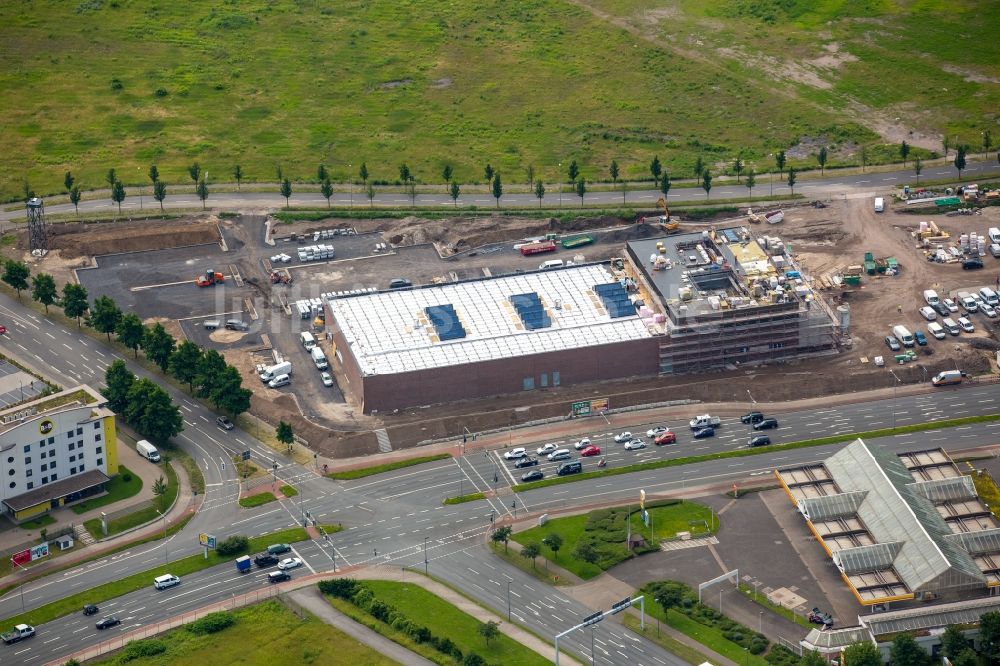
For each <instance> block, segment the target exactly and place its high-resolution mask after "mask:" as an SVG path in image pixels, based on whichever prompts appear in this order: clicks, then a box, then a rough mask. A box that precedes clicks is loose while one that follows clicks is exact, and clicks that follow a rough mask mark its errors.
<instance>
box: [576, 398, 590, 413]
mask: <svg viewBox="0 0 1000 666" xmlns="http://www.w3.org/2000/svg"><path fill="white" fill-rule="evenodd" d="M572 408H573V416H590V400H581V401H579V402H574V403H573V405H572Z"/></svg>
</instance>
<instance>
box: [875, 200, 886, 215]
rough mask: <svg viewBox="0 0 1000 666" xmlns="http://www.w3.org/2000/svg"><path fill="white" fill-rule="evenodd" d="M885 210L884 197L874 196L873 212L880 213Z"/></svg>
mask: <svg viewBox="0 0 1000 666" xmlns="http://www.w3.org/2000/svg"><path fill="white" fill-rule="evenodd" d="M884 210H885V199H883V198H882V197H875V212H876V213H881V212H882V211H884Z"/></svg>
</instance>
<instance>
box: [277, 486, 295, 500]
mask: <svg viewBox="0 0 1000 666" xmlns="http://www.w3.org/2000/svg"><path fill="white" fill-rule="evenodd" d="M281 494H282V495H284V496H285V497H295V496H296V495H298V494H299V491H297V490H296V489H295V488H294V487H292V486H281Z"/></svg>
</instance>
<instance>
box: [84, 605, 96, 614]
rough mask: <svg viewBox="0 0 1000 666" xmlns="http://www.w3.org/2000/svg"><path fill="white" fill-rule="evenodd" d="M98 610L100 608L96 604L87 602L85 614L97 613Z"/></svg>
mask: <svg viewBox="0 0 1000 666" xmlns="http://www.w3.org/2000/svg"><path fill="white" fill-rule="evenodd" d="M97 610H98V608H97V606H95V605H94V604H87V605H86V606H84V607H83V614H84V615H97Z"/></svg>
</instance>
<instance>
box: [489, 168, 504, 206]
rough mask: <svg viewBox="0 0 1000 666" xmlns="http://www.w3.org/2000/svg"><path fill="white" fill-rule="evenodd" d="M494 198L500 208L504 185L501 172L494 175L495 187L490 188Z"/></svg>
mask: <svg viewBox="0 0 1000 666" xmlns="http://www.w3.org/2000/svg"><path fill="white" fill-rule="evenodd" d="M490 190H491V191H492V192H493V198H494V199H496V200H497V208H500V197H502V196H503V183H502V182H500V172H499V171H496V172H494V173H493V185H492V186H491V187H490Z"/></svg>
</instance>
